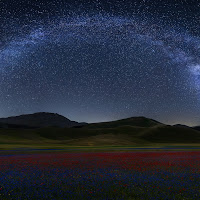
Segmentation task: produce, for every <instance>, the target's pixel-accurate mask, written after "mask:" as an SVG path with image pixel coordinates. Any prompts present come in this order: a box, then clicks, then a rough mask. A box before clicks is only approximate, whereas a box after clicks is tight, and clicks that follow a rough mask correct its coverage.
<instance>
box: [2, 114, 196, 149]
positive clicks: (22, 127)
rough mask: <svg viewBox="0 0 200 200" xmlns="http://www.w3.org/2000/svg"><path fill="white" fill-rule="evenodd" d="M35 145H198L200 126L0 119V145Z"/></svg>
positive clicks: (55, 117) (137, 120)
mask: <svg viewBox="0 0 200 200" xmlns="http://www.w3.org/2000/svg"><path fill="white" fill-rule="evenodd" d="M38 143H39V144H41V145H44V144H45V145H47V144H48V145H50V146H52V145H74V146H104V145H115V146H119V145H122V146H131V145H155V144H200V127H199V126H197V127H189V126H186V125H181V124H177V125H173V126H171V125H166V124H163V123H161V122H158V121H156V120H153V119H149V118H146V117H131V118H127V119H121V120H116V121H110V122H101V123H91V124H87V123H79V122H75V121H71V120H69V119H68V118H65V117H64V116H62V115H59V114H55V113H45V112H40V113H34V114H28V115H20V116H15V117H8V118H0V144H18V145H22V144H26V145H27V144H30V145H33V144H38ZM0 146H1V145H0Z"/></svg>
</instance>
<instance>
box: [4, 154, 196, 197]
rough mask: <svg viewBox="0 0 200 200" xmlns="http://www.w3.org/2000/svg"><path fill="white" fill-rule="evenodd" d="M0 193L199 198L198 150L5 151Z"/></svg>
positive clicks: (18, 195)
mask: <svg viewBox="0 0 200 200" xmlns="http://www.w3.org/2000/svg"><path fill="white" fill-rule="evenodd" d="M0 199H3V200H4V199H14V200H15V199H19V200H21V199H23V200H25V199H34V200H35V199H38V200H39V199H42V200H44V199H46V200H50V199H55V200H56V199H70V200H71V199H78V200H80V199H81V200H82V199H95V200H96V199H103V200H109V199H121V200H122V199H131V200H134V199H152V200H155V199H166V200H167V199H170V200H172V199H180V200H183V199H191V200H193V199H200V152H199V151H193V152H192V151H159V152H153V151H152V152H141V151H140V152H82V153H81V152H73V153H72V152H40V153H39V152H38V153H33V152H26V153H21V154H20V153H19V152H17V153H16V152H15V153H14V152H7V153H1V156H0Z"/></svg>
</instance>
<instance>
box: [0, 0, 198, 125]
mask: <svg viewBox="0 0 200 200" xmlns="http://www.w3.org/2000/svg"><path fill="white" fill-rule="evenodd" d="M199 10H200V1H199V0H173V1H171V0H127V1H126V0H121V1H119V0H84V1H83V0H52V1H48V0H0V117H8V116H13V115H20V114H28V113H34V112H55V113H59V114H62V115H64V116H65V117H67V118H69V119H71V120H75V121H79V122H83V121H84V122H100V121H110V120H116V119H122V118H126V117H133V116H145V117H149V118H153V119H156V120H158V121H161V122H163V123H167V124H176V123H182V124H187V125H191V126H194V125H200V12H199Z"/></svg>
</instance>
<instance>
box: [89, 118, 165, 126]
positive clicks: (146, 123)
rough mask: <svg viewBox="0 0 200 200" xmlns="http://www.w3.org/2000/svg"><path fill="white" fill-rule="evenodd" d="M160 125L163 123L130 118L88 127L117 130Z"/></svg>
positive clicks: (147, 119)
mask: <svg viewBox="0 0 200 200" xmlns="http://www.w3.org/2000/svg"><path fill="white" fill-rule="evenodd" d="M158 125H162V123H160V122H158V121H156V120H153V119H149V118H146V117H130V118H126V119H121V120H116V121H111V122H101V123H93V124H89V125H88V126H86V127H87V128H116V127H120V126H136V127H153V126H158Z"/></svg>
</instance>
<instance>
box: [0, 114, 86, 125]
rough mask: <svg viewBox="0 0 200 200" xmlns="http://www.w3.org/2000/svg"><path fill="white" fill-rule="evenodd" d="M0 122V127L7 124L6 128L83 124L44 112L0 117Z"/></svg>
mask: <svg viewBox="0 0 200 200" xmlns="http://www.w3.org/2000/svg"><path fill="white" fill-rule="evenodd" d="M0 123H1V124H0V127H1V126H7V127H8V128H14V127H15V128H42V127H50V126H51V127H73V126H82V125H83V123H78V122H75V121H71V120H69V119H67V118H66V117H64V116H62V115H59V114H55V113H46V112H40V113H34V114H27V115H20V116H14V117H8V118H0Z"/></svg>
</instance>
